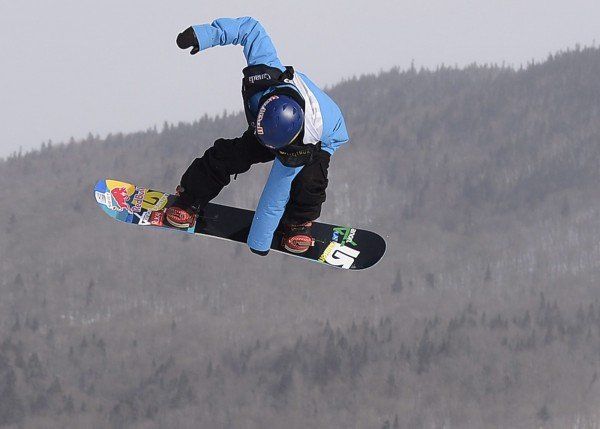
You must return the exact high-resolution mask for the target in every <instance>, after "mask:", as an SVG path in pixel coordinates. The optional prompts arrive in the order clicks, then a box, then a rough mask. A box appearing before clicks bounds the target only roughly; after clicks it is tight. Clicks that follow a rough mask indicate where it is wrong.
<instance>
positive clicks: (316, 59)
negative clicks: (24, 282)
mask: <svg viewBox="0 0 600 429" xmlns="http://www.w3.org/2000/svg"><path fill="white" fill-rule="evenodd" d="M245 15H250V16H254V17H255V18H257V19H259V20H260V21H261V22H262V23H263V25H264V26H265V28H266V29H267V31H268V32H269V33H270V35H271V37H272V38H273V40H274V43H275V46H276V47H277V49H278V52H279V56H280V58H281V59H282V61H283V62H284V63H285V64H292V65H294V66H295V67H296V68H297V69H299V70H302V71H304V72H305V73H307V74H308V75H309V76H310V77H311V78H312V79H313V80H315V81H316V82H317V83H319V84H322V85H327V84H333V83H335V82H337V81H339V80H340V79H341V78H343V77H349V76H352V75H358V74H361V73H366V72H376V71H379V70H382V69H383V70H386V69H389V68H390V67H392V66H394V65H398V66H401V67H407V66H408V65H409V64H410V62H411V60H414V62H415V64H416V65H417V66H435V65H437V64H440V63H446V64H459V65H464V64H467V63H471V62H474V61H476V62H497V63H501V62H502V61H506V62H507V63H510V64H515V65H519V64H521V63H526V62H527V61H529V60H531V59H533V58H535V59H543V58H545V57H546V55H547V54H548V53H550V52H555V51H557V50H560V49H565V48H568V47H573V46H574V45H575V44H576V43H581V44H582V45H590V44H592V43H593V42H594V41H595V40H598V41H600V2H599V1H598V0H571V1H568V2H567V1H555V0H518V1H513V0H503V1H500V0H478V1H467V0H429V1H424V0H419V1H416V0H413V1H410V2H409V1H402V0H396V1H386V0H377V1H375V0H371V1H355V0H345V1H337V0H336V1H324V0H303V1H295V2H290V1H263V0H252V1H248V0H245V1H242V0H234V1H227V2H224V1H221V2H200V1H190V0H181V1H172V2H167V1H155V0H152V1H150V0H143V1H142V0H127V1H123V0H119V1H117V0H103V1H87V0H77V1H65V0H57V1H53V2H49V1H39V0H36V1H33V0H19V1H12V0H0V55H1V57H0V58H1V67H0V99H1V101H2V103H1V104H0V118H1V119H0V121H1V122H0V123H1V124H2V126H1V127H0V156H6V155H8V154H9V153H11V152H13V151H15V150H18V148H19V147H20V146H22V147H23V149H25V150H26V149H30V148H34V147H39V145H40V143H41V142H42V141H44V140H47V139H52V140H54V141H62V140H67V139H68V138H69V137H71V136H74V137H75V138H81V137H84V136H85V135H87V133H88V132H90V131H91V132H92V133H94V134H96V133H98V134H100V135H101V136H103V135H105V134H106V133H108V132H118V131H135V130H141V129H145V128H148V127H151V126H153V125H158V126H159V127H160V126H161V124H162V123H163V121H165V120H167V121H169V122H178V121H191V120H193V119H195V118H198V117H199V116H201V115H202V114H204V113H209V114H213V113H219V112H222V111H223V109H228V110H239V109H241V100H240V78H241V69H242V67H243V66H244V57H243V54H242V50H241V48H240V47H226V48H218V47H217V48H213V49H211V50H208V51H204V52H201V53H200V54H198V55H196V56H194V57H192V56H190V55H189V54H187V53H186V52H184V51H181V50H179V49H178V48H177V46H176V45H175V38H176V36H177V33H179V32H180V31H181V30H183V29H185V28H186V27H188V26H190V25H192V24H199V23H204V22H210V21H212V20H213V19H215V18H218V17H223V16H229V17H235V16H245Z"/></svg>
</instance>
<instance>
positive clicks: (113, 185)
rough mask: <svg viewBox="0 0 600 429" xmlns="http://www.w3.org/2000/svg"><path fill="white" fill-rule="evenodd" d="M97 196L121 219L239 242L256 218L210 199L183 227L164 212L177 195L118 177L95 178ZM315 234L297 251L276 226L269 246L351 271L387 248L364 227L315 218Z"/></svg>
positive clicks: (373, 261) (374, 259)
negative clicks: (288, 246)
mask: <svg viewBox="0 0 600 429" xmlns="http://www.w3.org/2000/svg"><path fill="white" fill-rule="evenodd" d="M94 196H95V198H96V202H97V203H98V205H100V207H102V210H104V212H105V213H106V214H108V215H109V216H110V217H112V218H113V219H116V220H118V221H120V222H125V223H129V224H132V225H137V226H142V227H148V228H163V229H171V230H174V231H179V232H182V233H188V234H194V235H205V236H209V237H215V238H220V239H224V240H229V241H237V242H239V243H246V239H247V237H248V233H249V231H250V225H251V224H252V219H253V218H254V212H253V211H252V210H246V209H241V208H236V207H230V206H225V205H221V204H215V203H209V204H208V206H206V209H205V210H204V214H203V216H200V217H198V219H197V221H196V224H195V225H194V226H193V227H191V228H188V229H180V228H175V227H172V226H171V225H169V224H168V223H167V222H166V220H165V214H164V212H165V209H166V208H167V207H169V205H170V204H172V203H173V200H174V199H175V195H171V194H167V193H164V192H161V191H157V190H154V189H150V188H143V187H138V186H135V185H132V184H130V183H126V182H122V181H119V180H112V179H103V180H100V181H98V183H96V186H95V188H94ZM312 235H313V237H314V239H315V244H314V246H312V247H311V248H310V249H309V250H308V251H307V252H305V253H302V254H294V253H291V252H288V251H286V250H285V249H284V248H283V247H282V246H281V240H282V234H281V232H280V231H279V230H278V231H276V232H275V234H274V237H273V242H272V243H271V250H274V251H276V252H281V253H285V254H287V255H291V256H295V257H297V258H302V259H306V260H309V261H314V262H318V263H322V264H325V265H330V266H332V267H336V268H342V269H348V270H363V269H365V268H369V267H372V266H373V265H375V264H376V263H377V262H378V261H379V260H380V259H381V258H382V257H383V255H384V253H385V246H386V244H385V240H384V239H383V238H382V237H381V236H380V235H378V234H376V233H374V232H371V231H367V230H364V229H359V228H353V227H350V226H340V225H330V224H327V223H321V222H313V226H312Z"/></svg>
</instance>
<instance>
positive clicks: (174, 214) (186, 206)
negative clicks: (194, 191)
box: [165, 185, 200, 229]
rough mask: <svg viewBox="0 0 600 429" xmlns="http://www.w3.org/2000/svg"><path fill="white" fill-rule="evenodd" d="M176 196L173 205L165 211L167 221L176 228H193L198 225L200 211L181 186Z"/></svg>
mask: <svg viewBox="0 0 600 429" xmlns="http://www.w3.org/2000/svg"><path fill="white" fill-rule="evenodd" d="M176 195H177V196H176V198H175V201H173V204H171V205H170V206H169V208H167V209H166V210H165V219H166V221H167V223H168V224H169V225H171V226H174V227H175V228H181V229H188V228H192V227H193V226H194V225H195V224H196V218H197V217H198V214H199V212H200V210H199V209H198V207H196V206H194V204H193V203H192V201H190V198H189V197H188V196H187V195H186V194H185V191H184V189H183V187H182V186H181V185H179V186H177V189H176Z"/></svg>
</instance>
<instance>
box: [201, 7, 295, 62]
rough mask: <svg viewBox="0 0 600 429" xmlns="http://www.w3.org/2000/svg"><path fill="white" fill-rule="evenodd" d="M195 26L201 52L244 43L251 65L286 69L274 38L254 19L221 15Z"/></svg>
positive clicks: (245, 53)
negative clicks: (273, 40)
mask: <svg viewBox="0 0 600 429" xmlns="http://www.w3.org/2000/svg"><path fill="white" fill-rule="evenodd" d="M192 29H193V30H194V33H195V35H196V38H197V39H198V43H199V45H200V46H199V48H200V50H201V51H202V50H205V49H208V48H212V47H213V46H219V45H220V46H225V45H242V46H243V47H244V56H245V57H246V61H247V63H248V65H249V66H252V65H255V64H266V65H268V66H271V67H277V68H279V69H281V70H282V71H283V70H285V67H283V64H282V63H281V61H280V60H279V58H278V57H277V51H276V50H275V46H273V42H272V41H271V38H270V37H269V35H268V34H267V32H266V30H265V29H264V28H263V26H262V25H261V24H260V22H258V21H257V20H256V19H254V18H251V17H248V16H247V17H243V18H219V19H215V20H214V21H213V22H212V23H210V24H202V25H194V26H192ZM192 53H194V52H193V51H192Z"/></svg>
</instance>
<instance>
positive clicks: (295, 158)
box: [275, 143, 321, 168]
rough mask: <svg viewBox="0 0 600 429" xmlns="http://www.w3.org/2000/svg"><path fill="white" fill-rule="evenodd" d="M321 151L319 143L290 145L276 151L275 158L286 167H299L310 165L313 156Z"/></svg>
mask: <svg viewBox="0 0 600 429" xmlns="http://www.w3.org/2000/svg"><path fill="white" fill-rule="evenodd" d="M319 150H321V143H317V144H301V143H300V144H290V145H288V146H286V147H284V148H282V149H279V150H277V151H276V153H275V156H276V157H277V159H278V160H279V161H280V162H281V163H282V164H283V165H285V166H286V167H292V168H295V167H300V166H301V165H306V164H310V162H311V161H312V159H313V157H314V154H315V153H316V152H318V151H319Z"/></svg>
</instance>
